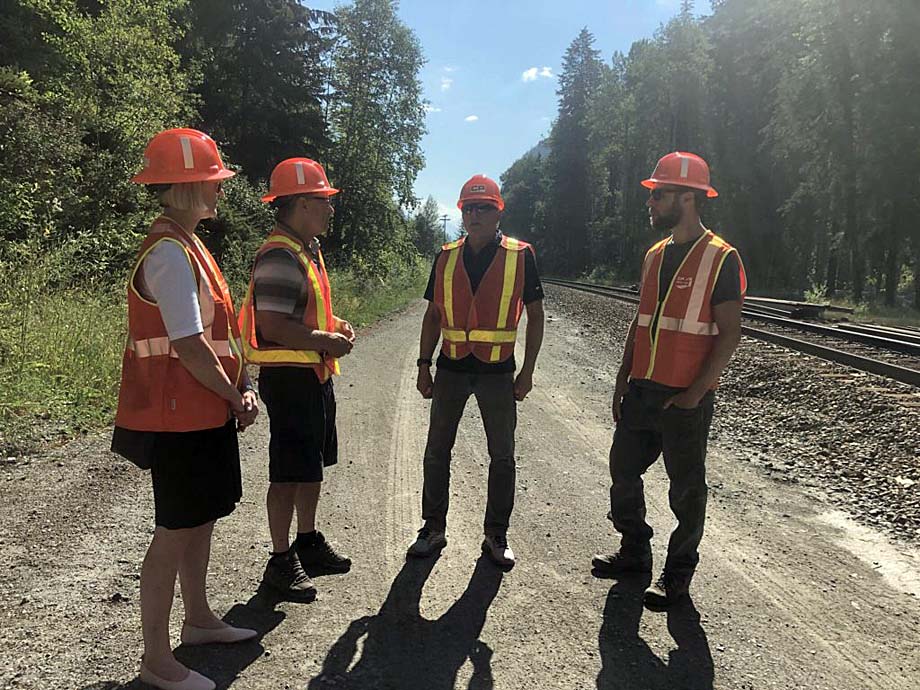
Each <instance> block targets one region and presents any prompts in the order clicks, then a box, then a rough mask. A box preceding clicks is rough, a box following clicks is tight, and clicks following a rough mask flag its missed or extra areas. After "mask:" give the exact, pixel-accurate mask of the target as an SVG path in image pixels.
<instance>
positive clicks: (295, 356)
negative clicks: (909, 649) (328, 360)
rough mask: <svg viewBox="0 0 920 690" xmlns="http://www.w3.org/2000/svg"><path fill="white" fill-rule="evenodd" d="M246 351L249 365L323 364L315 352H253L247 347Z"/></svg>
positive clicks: (280, 350) (277, 350)
mask: <svg viewBox="0 0 920 690" xmlns="http://www.w3.org/2000/svg"><path fill="white" fill-rule="evenodd" d="M246 351H247V354H246V360H247V361H248V362H250V363H251V364H323V358H322V356H321V355H320V354H319V352H316V351H315V350H284V349H280V348H279V349H271V350H266V349H259V350H255V349H253V348H251V347H249V348H246ZM336 364H338V362H336ZM336 373H338V372H336Z"/></svg>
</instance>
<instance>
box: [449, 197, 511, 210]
mask: <svg viewBox="0 0 920 690" xmlns="http://www.w3.org/2000/svg"><path fill="white" fill-rule="evenodd" d="M471 201H488V202H489V203H492V204H495V206H496V208H498V210H499V211H504V210H505V201H504V200H503V199H500V198H499V199H496V198H495V197H494V196H468V197H464V198H463V199H460V200H459V201H458V202H457V208H459V209H460V210H461V211H462V210H463V205H464V204H468V203H469V202H471Z"/></svg>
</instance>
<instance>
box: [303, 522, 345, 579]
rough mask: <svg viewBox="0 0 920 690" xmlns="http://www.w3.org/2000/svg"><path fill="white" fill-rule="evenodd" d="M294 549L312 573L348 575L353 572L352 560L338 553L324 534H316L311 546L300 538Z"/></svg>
mask: <svg viewBox="0 0 920 690" xmlns="http://www.w3.org/2000/svg"><path fill="white" fill-rule="evenodd" d="M294 548H295V549H297V555H298V556H299V557H300V562H301V564H302V565H303V567H304V568H305V569H306V570H309V571H310V572H311V573H347V572H348V571H349V570H351V559H350V558H348V557H347V556H343V555H342V554H340V553H337V552H336V550H335V549H334V548H332V544H330V543H329V542H328V541H326V538H325V537H324V536H323V533H322V532H316V534H315V535H314V539H313V542H312V543H311V544H307V543H306V542H305V540H304V539H302V538H301V537H298V538H297V540H296V541H295V542H294Z"/></svg>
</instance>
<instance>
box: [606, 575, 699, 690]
mask: <svg viewBox="0 0 920 690" xmlns="http://www.w3.org/2000/svg"><path fill="white" fill-rule="evenodd" d="M650 581H651V578H650V576H648V575H645V576H636V577H631V578H624V579H623V580H621V581H619V582H618V583H617V584H615V585H614V586H613V587H611V588H610V593H609V594H608V595H607V604H606V606H605V607H604V623H603V625H602V626H601V631H600V634H599V635H598V644H599V647H600V654H601V662H602V666H601V672H600V673H599V674H598V676H597V688H598V690H674V688H681V690H712V683H713V664H712V654H711V653H710V651H709V642H708V640H707V639H706V633H705V632H704V630H703V628H702V626H701V625H700V614H699V611H697V610H696V607H695V606H694V605H693V601H692V600H691V599H687V600H686V601H685V603H684V604H683V605H681V606H678V607H676V608H674V609H672V610H669V611H668V613H667V616H668V632H669V633H670V634H671V637H672V638H673V639H674V642H675V643H677V649H674V650H672V651H671V652H670V653H669V654H668V662H667V663H666V664H665V663H664V662H662V660H661V659H659V658H658V656H657V655H656V654H655V653H654V652H653V651H652V650H651V649H650V648H649V646H648V645H647V644H646V642H645V640H643V639H642V638H641V637H640V636H639V621H640V620H641V618H642V614H643V612H644V611H645V609H644V608H643V606H642V594H643V592H644V591H645V588H646V587H648V585H649V582H650ZM649 615H661V614H649Z"/></svg>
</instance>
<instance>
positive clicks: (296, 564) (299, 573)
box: [282, 556, 310, 585]
mask: <svg viewBox="0 0 920 690" xmlns="http://www.w3.org/2000/svg"><path fill="white" fill-rule="evenodd" d="M282 568H283V572H284V574H285V576H286V577H288V578H290V580H291V583H292V584H295V585H299V584H301V583H303V582H307V581H308V580H309V579H310V577H309V576H308V575H307V573H306V571H305V570H304V569H303V566H302V565H301V564H300V559H298V558H297V557H296V556H294V557H293V558H286V559H285V560H284V564H283V565H282Z"/></svg>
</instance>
